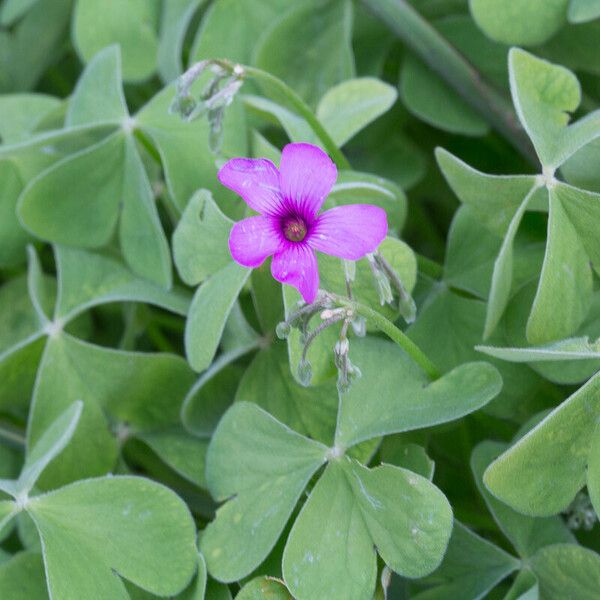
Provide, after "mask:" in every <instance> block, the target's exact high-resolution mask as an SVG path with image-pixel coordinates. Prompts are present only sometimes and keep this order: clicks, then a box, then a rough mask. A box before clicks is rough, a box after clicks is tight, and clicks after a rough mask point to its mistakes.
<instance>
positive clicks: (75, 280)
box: [54, 246, 190, 323]
mask: <svg viewBox="0 0 600 600" xmlns="http://www.w3.org/2000/svg"><path fill="white" fill-rule="evenodd" d="M54 250H55V255H56V264H57V271H58V274H59V277H58V280H59V284H58V287H59V291H58V298H57V304H56V311H55V319H60V321H62V322H63V323H64V322H66V321H70V320H71V319H73V318H74V317H75V316H76V315H78V314H80V313H82V312H83V311H85V310H87V309H88V308H91V307H92V306H98V305H99V304H107V303H111V302H145V303H148V304H153V305H156V306H160V307H161V308H164V309H166V310H169V311H171V312H174V313H176V314H179V315H184V316H185V315H186V314H187V312H188V307H189V303H190V299H189V295H188V294H187V292H186V291H184V290H182V289H174V290H173V291H166V290H164V289H163V288H161V287H159V286H157V285H155V284H153V283H151V282H149V281H146V280H145V279H140V278H139V277H136V276H135V275H134V274H133V273H132V272H131V271H129V270H128V269H127V268H126V267H125V266H124V265H123V264H122V263H121V262H119V261H118V260H115V259H113V258H110V257H109V256H105V255H102V254H95V253H92V252H87V251H85V250H78V249H75V248H67V247H66V246H55V248H54Z"/></svg>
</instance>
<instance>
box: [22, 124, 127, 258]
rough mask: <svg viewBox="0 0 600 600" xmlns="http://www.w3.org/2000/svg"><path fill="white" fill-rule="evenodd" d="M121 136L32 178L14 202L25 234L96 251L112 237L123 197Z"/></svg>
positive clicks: (122, 145) (106, 140) (122, 148)
mask: <svg viewBox="0 0 600 600" xmlns="http://www.w3.org/2000/svg"><path fill="white" fill-rule="evenodd" d="M124 152H125V144H124V137H123V135H121V134H120V133H117V134H114V135H111V136H109V137H107V138H106V139H105V140H103V141H101V142H100V143H98V144H96V145H94V146H91V147H89V148H86V149H85V150H83V151H81V152H78V153H77V154H74V155H72V156H69V157H67V158H65V159H63V160H61V161H59V162H58V163H56V165H53V166H52V167H50V168H49V169H48V170H47V171H45V172H44V173H42V174H41V175H40V176H39V177H37V178H36V179H34V180H33V181H32V182H31V183H30V184H29V185H28V186H27V187H26V188H25V190H24V191H23V194H22V195H21V197H20V199H19V204H18V212H19V216H20V218H21V220H22V222H23V224H24V225H25V227H27V229H29V230H30V231H31V232H32V233H33V234H34V235H36V236H37V237H40V238H42V239H45V240H49V241H53V242H58V243H63V244H69V245H72V246H80V247H84V248H97V247H99V246H103V245H105V244H106V243H107V242H108V241H109V240H110V238H111V236H112V233H113V231H114V228H115V225H116V222H117V218H118V214H119V213H118V208H119V200H120V197H121V192H122V177H121V174H122V171H123V161H124Z"/></svg>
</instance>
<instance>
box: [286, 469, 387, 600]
mask: <svg viewBox="0 0 600 600" xmlns="http://www.w3.org/2000/svg"><path fill="white" fill-rule="evenodd" d="M283 574H284V578H285V582H286V584H287V586H288V588H289V589H290V591H291V592H292V594H293V595H294V597H295V598H296V599H297V600H312V599H313V598H330V599H331V600H342V599H344V600H371V598H372V596H373V592H374V591H375V577H376V575H377V560H376V552H375V549H374V548H373V540H372V539H371V536H370V535H369V530H368V529H367V525H366V523H365V520H364V518H363V516H362V514H361V511H360V508H359V505H358V501H357V498H356V497H355V495H354V493H353V491H352V488H351V487H350V485H349V483H348V479H347V476H346V474H345V472H344V470H343V469H342V468H340V466H339V465H338V464H337V463H331V464H329V465H328V466H327V468H326V469H325V472H324V473H323V475H321V477H320V479H319V481H318V482H317V484H316V485H315V487H314V488H313V490H312V492H311V494H310V496H309V498H308V500H307V501H306V504H305V505H304V506H303V508H302V510H301V512H300V514H299V515H298V518H297V519H296V522H295V523H294V526H293V527H292V531H291V532H290V536H289V538H288V541H287V544H286V546H285V551H284V555H283Z"/></svg>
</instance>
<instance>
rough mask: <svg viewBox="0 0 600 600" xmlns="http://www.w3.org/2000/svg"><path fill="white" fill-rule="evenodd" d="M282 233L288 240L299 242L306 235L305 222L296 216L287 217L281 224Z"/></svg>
mask: <svg viewBox="0 0 600 600" xmlns="http://www.w3.org/2000/svg"><path fill="white" fill-rule="evenodd" d="M283 235H285V237H286V239H288V240H290V242H301V241H302V240H303V239H304V238H305V237H306V223H304V221H303V220H302V219H300V218H298V217H294V218H292V219H288V220H287V221H286V222H285V223H284V225H283Z"/></svg>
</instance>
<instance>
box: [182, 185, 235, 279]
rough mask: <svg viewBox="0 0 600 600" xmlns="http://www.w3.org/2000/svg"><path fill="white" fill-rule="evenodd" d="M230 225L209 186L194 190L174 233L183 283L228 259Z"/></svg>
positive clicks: (203, 275) (223, 264)
mask: <svg viewBox="0 0 600 600" xmlns="http://www.w3.org/2000/svg"><path fill="white" fill-rule="evenodd" d="M232 225H233V222H232V221H231V220H230V219H228V218H227V217H226V216H225V215H224V214H223V213H222V212H221V210H220V209H219V207H218V206H217V205H216V204H215V201H214V200H213V198H212V195H211V193H210V192H209V191H208V190H200V191H198V192H197V193H196V194H194V196H193V197H192V199H191V200H190V201H189V203H188V205H187V207H186V209H185V211H184V213H183V215H182V217H181V220H180V221H179V224H178V225H177V228H176V229H175V233H174V234H173V256H174V259H175V265H176V266H177V271H178V273H179V276H180V277H181V279H183V281H184V282H185V283H187V284H188V285H197V284H199V283H201V282H202V281H204V280H205V279H206V278H207V277H210V276H211V275H213V274H214V273H216V272H217V271H219V270H221V269H223V268H224V267H226V266H227V265H229V264H230V263H231V254H230V252H229V246H228V240H229V232H230V230H231V227H232Z"/></svg>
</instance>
